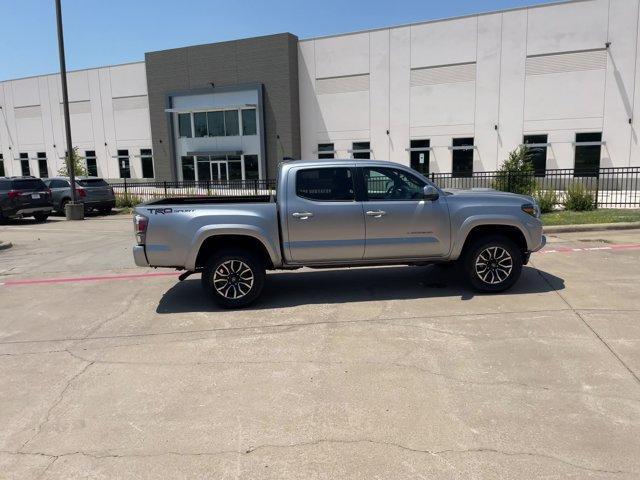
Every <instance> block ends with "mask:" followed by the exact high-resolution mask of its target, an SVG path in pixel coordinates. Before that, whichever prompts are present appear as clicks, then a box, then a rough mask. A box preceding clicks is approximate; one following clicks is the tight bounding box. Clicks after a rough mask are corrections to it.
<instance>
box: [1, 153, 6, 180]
mask: <svg viewBox="0 0 640 480" xmlns="http://www.w3.org/2000/svg"><path fill="white" fill-rule="evenodd" d="M5 175H6V174H5V173H4V157H3V156H2V154H1V153H0V177H4V176H5Z"/></svg>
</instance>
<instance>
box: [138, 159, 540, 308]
mask: <svg viewBox="0 0 640 480" xmlns="http://www.w3.org/2000/svg"><path fill="white" fill-rule="evenodd" d="M276 191H277V196H276V198H273V197H272V196H268V195H265V196H251V197H198V198H170V199H164V200H159V201H155V202H150V203H147V204H143V205H140V206H138V207H137V208H136V209H135V216H134V228H135V233H136V240H137V245H136V246H135V247H134V248H133V256H134V258H135V262H136V265H139V266H145V267H171V268H177V269H181V270H185V273H183V274H182V275H181V279H183V278H186V276H188V275H189V274H191V273H194V272H201V273H202V285H203V287H204V289H205V291H206V292H207V293H208V294H209V295H211V296H212V298H213V299H214V300H215V301H216V302H217V303H218V304H220V305H221V306H223V307H227V308H234V307H241V306H244V305H247V304H249V303H251V302H252V301H254V300H255V299H256V298H257V297H258V296H259V295H260V292H261V291H262V287H263V285H264V281H265V271H266V270H278V269H295V268H300V267H314V268H319V267H322V268H326V267H354V266H363V265H392V264H408V265H415V264H428V263H442V262H453V261H457V262H458V263H459V264H460V266H461V267H462V269H463V271H464V274H465V276H466V278H467V279H468V280H469V282H470V283H471V285H472V286H473V287H475V288H476V289H477V290H480V291H483V292H499V291H503V290H506V289H507V288H509V287H511V286H512V285H513V284H514V283H515V282H516V280H517V279H518V277H519V276H520V272H521V270H522V265H523V264H526V263H527V262H528V260H529V255H530V254H531V252H535V251H536V250H539V249H540V248H542V246H543V245H544V243H545V239H544V237H543V235H542V223H541V222H540V220H539V218H538V217H539V209H538V206H537V204H536V202H535V201H534V200H533V199H532V198H531V197H527V196H522V195H514V194H510V193H504V192H498V191H495V190H490V189H483V190H468V191H445V190H441V189H440V188H438V187H436V186H435V185H433V184H432V183H431V182H430V181H429V180H428V179H427V178H425V177H423V176H422V175H420V174H419V173H417V172H415V171H414V170H411V169H410V168H408V167H405V166H404V165H400V164H396V163H392V162H386V161H372V160H353V159H350V160H336V159H327V160H312V161H290V162H284V163H282V164H281V165H280V168H279V172H278V182H277V190H276Z"/></svg>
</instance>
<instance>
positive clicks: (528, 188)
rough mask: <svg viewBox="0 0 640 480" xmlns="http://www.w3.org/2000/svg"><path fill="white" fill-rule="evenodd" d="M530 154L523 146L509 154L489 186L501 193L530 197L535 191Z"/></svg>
mask: <svg viewBox="0 0 640 480" xmlns="http://www.w3.org/2000/svg"><path fill="white" fill-rule="evenodd" d="M533 173H534V170H533V163H532V162H531V154H530V152H529V149H528V148H527V147H526V146H525V145H520V146H519V147H518V148H516V149H515V150H512V151H511V152H509V157H508V158H507V159H506V160H505V162H504V163H503V164H502V166H500V168H499V169H498V171H497V173H496V178H495V179H494V180H493V182H491V186H492V187H493V188H495V189H496V190H502V191H503V192H511V193H518V194H521V195H531V194H533V192H534V191H535V189H536V180H535V177H534V174H533Z"/></svg>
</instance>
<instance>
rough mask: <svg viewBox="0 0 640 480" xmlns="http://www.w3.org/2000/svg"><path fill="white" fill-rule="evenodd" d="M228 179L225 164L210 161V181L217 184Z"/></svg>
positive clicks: (223, 162) (224, 162)
mask: <svg viewBox="0 0 640 480" xmlns="http://www.w3.org/2000/svg"><path fill="white" fill-rule="evenodd" d="M227 178H229V176H228V174H227V162H226V160H225V161H212V162H211V180H213V181H218V182H226V181H227Z"/></svg>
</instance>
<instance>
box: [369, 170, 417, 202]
mask: <svg viewBox="0 0 640 480" xmlns="http://www.w3.org/2000/svg"><path fill="white" fill-rule="evenodd" d="M363 171H364V181H365V185H366V190H367V199H368V200H421V199H422V198H423V188H424V185H425V184H424V182H422V181H421V180H420V179H418V178H416V177H414V176H413V175H409V174H407V173H406V172H404V171H402V170H397V169H395V168H377V167H376V168H365V169H363Z"/></svg>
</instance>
